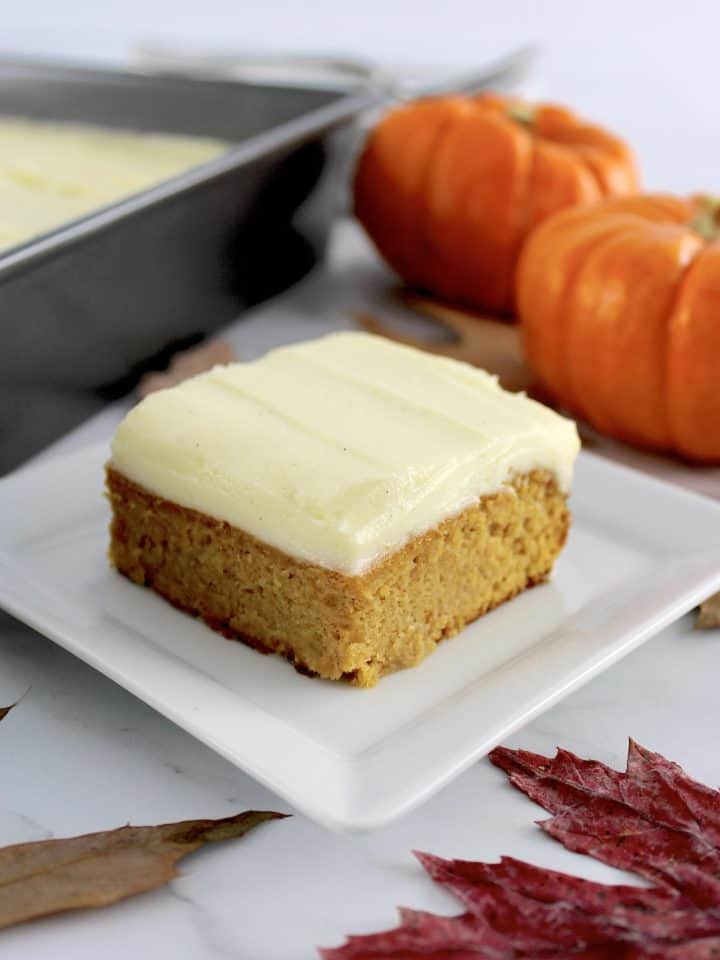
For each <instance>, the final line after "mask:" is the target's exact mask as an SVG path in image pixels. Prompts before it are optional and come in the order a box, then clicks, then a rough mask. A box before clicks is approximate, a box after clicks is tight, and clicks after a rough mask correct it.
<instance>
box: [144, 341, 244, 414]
mask: <svg viewBox="0 0 720 960" xmlns="http://www.w3.org/2000/svg"><path fill="white" fill-rule="evenodd" d="M235 359H237V358H236V356H235V351H234V350H233V347H232V344H231V343H229V342H228V341H227V340H223V339H221V338H215V339H212V340H203V342H202V343H199V344H198V345H197V346H196V347H190V348H189V349H188V350H181V351H180V352H179V353H176V354H174V355H173V357H172V359H171V360H170V364H169V366H168V368H167V370H165V371H162V372H154V373H146V374H145V376H143V377H142V378H141V380H140V383H139V384H138V388H137V390H138V396H139V397H140V399H143V398H144V397H147V396H149V394H151V393H155V392H156V391H158V390H166V389H167V388H168V387H174V386H176V385H177V384H178V383H182V382H183V380H188V379H189V378H190V377H194V376H197V374H198V373H205V371H206V370H212V368H213V367H215V366H217V365H218V364H224V363H232V362H233V360H235Z"/></svg>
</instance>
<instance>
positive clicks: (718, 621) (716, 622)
mask: <svg viewBox="0 0 720 960" xmlns="http://www.w3.org/2000/svg"><path fill="white" fill-rule="evenodd" d="M718 627H720V593H714V594H713V595H712V597H708V598H707V600H704V601H703V602H702V603H701V604H700V612H699V613H698V616H697V620H696V621H695V629H696V630H714V629H717V628H718Z"/></svg>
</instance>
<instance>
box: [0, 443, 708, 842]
mask: <svg viewBox="0 0 720 960" xmlns="http://www.w3.org/2000/svg"><path fill="white" fill-rule="evenodd" d="M107 455H108V450H107V447H105V446H103V447H93V448H90V449H86V450H82V451H80V452H78V453H76V454H73V455H72V456H70V457H67V458H63V459H56V460H50V461H47V462H44V463H41V464H39V465H37V466H35V467H31V468H28V469H26V470H23V471H21V472H20V473H17V474H15V475H12V476H10V477H7V478H5V479H4V480H2V481H0V603H2V604H3V605H4V606H5V607H6V608H7V609H8V610H10V611H11V612H12V613H14V614H15V615H16V616H17V617H19V618H20V619H22V620H24V621H25V622H26V623H28V624H30V625H31V626H32V627H34V628H35V629H36V630H39V631H40V632H41V633H44V634H46V635H47V636H48V637H51V638H52V639H53V640H55V641H57V643H59V644H61V645H62V646H63V647H65V648H66V649H67V650H69V651H70V652H72V653H74V654H76V655H77V656H78V657H81V658H82V659H83V660H85V661H87V663H89V664H91V665H92V666H94V667H96V668H97V669H98V670H100V671H101V672H102V673H105V674H106V675H107V676H109V677H111V678H112V679H113V680H115V681H117V682H118V683H120V684H122V685H123V686H124V687H126V688H127V689H128V690H130V691H132V692H133V693H134V694H135V695H136V696H138V697H141V698H142V699H143V700H145V701H146V702H147V703H149V704H150V705H151V706H153V707H154V708H155V709H156V710H159V711H160V712H161V713H163V714H165V716H167V717H169V718H170V719H171V720H173V721H174V722H175V723H177V724H179V725H180V726H182V727H184V728H185V729H186V730H188V731H189V732H190V733H192V734H193V735H194V736H196V737H198V738H199V739H200V740H203V741H204V742H205V743H207V744H208V745H209V746H211V747H212V748H213V749H214V750H217V751H218V752H219V753H221V754H222V755H223V756H225V757H227V758H228V759H229V760H231V761H232V762H233V763H236V764H237V765H238V766H239V767H242V768H243V769H244V770H246V771H247V772H248V773H250V774H252V775H253V776H254V777H256V778H257V779H258V780H260V781H262V782H263V783H265V784H266V785H267V786H269V787H270V788H271V789H272V790H274V791H276V792H277V793H278V794H280V795H281V796H282V797H284V798H286V799H287V800H288V801H289V802H290V803H292V804H293V805H294V806H295V807H296V808H298V809H299V810H301V811H303V812H304V813H306V814H308V816H310V817H313V818H314V819H316V820H318V821H320V822H321V823H324V824H326V825H328V826H330V827H336V828H345V829H364V828H371V827H376V826H379V825H381V824H384V823H387V822H388V821H389V820H391V819H392V818H394V817H397V816H399V815H400V814H402V813H404V812H405V811H407V810H409V809H410V808H412V807H413V806H415V805H416V804H418V803H420V802H421V801H422V800H424V799H425V798H427V797H428V796H429V795H430V794H431V793H433V792H434V791H435V790H438V789H439V788H440V787H441V786H442V785H443V784H445V783H447V782H448V781H449V780H450V779H451V778H452V777H454V776H456V775H457V774H458V773H460V772H461V771H462V770H463V769H465V768H466V767H467V766H468V765H469V764H471V763H472V762H473V761H474V760H477V759H478V758H479V757H481V756H483V755H484V754H485V753H487V751H488V750H490V749H491V748H492V747H493V746H494V745H495V744H497V743H498V742H499V741H500V740H502V739H503V738H504V737H507V736H508V735H509V734H510V733H511V732H512V731H514V730H515V729H517V728H518V727H519V726H520V725H521V724H524V723H526V722H527V721H528V720H530V719H531V718H532V717H534V716H536V715H537V714H538V713H540V712H541V711H542V710H545V709H547V708H548V707H549V706H551V705H552V704H553V703H555V702H556V701H557V700H558V699H560V698H561V697H563V696H565V695H566V694H568V693H570V691H572V690H574V689H576V688H577V687H578V686H580V685H581V684H582V683H585V681H587V680H589V679H590V678H591V677H592V676H594V675H595V674H597V673H599V672H600V671H601V670H604V669H605V668H606V667H609V666H610V665H611V664H612V663H614V662H615V661H616V660H618V659H619V658H620V657H622V656H624V655H625V654H626V653H628V652H629V651H631V650H632V649H633V648H635V647H636V646H638V644H640V643H641V642H642V641H643V640H646V639H647V638H648V637H650V636H651V635H652V634H653V633H656V632H657V631H658V630H660V629H661V628H662V627H664V626H665V625H666V624H668V623H670V622H671V621H672V620H674V619H676V618H677V617H679V616H681V615H682V614H683V613H685V612H686V611H687V610H689V609H690V608H691V607H693V606H694V605H695V604H696V603H698V602H699V601H700V600H702V599H704V598H705V597H706V596H707V595H709V594H710V593H712V592H714V591H715V590H717V589H720V549H718V546H719V545H720V505H718V504H715V503H713V502H711V501H710V500H705V499H703V498H701V497H698V496H695V495H692V494H688V493H685V492H684V491H681V490H679V489H677V488H675V487H671V486H668V485H666V484H664V483H661V482H659V481H657V480H652V479H650V478H648V477H646V476H644V475H643V474H640V473H636V472H635V471H632V470H629V469H627V468H623V467H618V466H615V465H612V464H610V463H608V462H607V461H604V460H601V459H598V458H597V457H594V456H592V455H591V454H587V453H583V454H581V456H580V459H579V461H578V468H577V475H576V482H575V493H574V494H573V498H572V508H573V513H574V524H573V528H572V532H571V535H570V539H569V542H568V545H567V547H566V549H565V551H564V553H563V554H562V557H561V558H560V560H559V562H558V564H557V567H556V571H555V574H554V577H553V579H552V582H551V583H549V584H547V585H545V586H542V587H538V588H537V589H535V590H531V591H528V592H527V593H525V594H522V595H521V596H519V597H517V598H516V599H515V600H513V601H512V602H511V603H508V604H506V605H505V606H503V607H501V608H499V609H498V610H496V611H494V612H493V613H490V614H488V615H487V616H485V617H482V618H481V619H480V620H478V621H477V622H476V623H474V624H472V625H471V626H469V627H467V628H466V629H465V630H464V631H463V632H462V633H461V634H459V635H458V636H457V637H454V638H453V639H452V640H450V641H448V642H447V643H444V644H441V645H440V647H439V648H438V650H437V652H436V653H434V654H433V655H432V656H431V657H429V658H428V659H427V660H426V661H425V662H424V663H422V664H421V665H420V666H419V667H416V668H414V669H412V670H406V671H403V672H401V673H397V674H394V675H392V676H389V677H386V678H385V679H383V680H382V681H381V682H380V684H379V685H378V686H377V687H375V688H374V689H372V690H359V689H356V688H354V687H350V686H347V685H344V684H337V683H328V682H324V681H320V680H312V679H308V678H306V677H302V676H300V675H299V674H297V673H295V671H294V670H293V669H292V667H290V666H289V664H287V663H286V662H285V661H283V660H280V659H279V658H277V657H264V656H261V655H260V654H258V653H256V652H255V651H253V650H250V649H248V648H247V647H245V646H243V645H242V644H240V643H233V642H230V641H227V640H225V639H223V638H222V637H221V636H219V635H217V634H215V633H213V632H212V631H211V630H210V629H208V628H207V627H205V626H204V625H203V624H201V623H198V622H197V621H195V620H193V619H191V618H190V617H188V616H185V615H184V614H182V613H179V612H177V611H176V610H174V609H173V608H172V607H170V606H169V605H168V604H166V603H165V602H164V601H163V600H161V599H159V598H158V597H156V596H155V595H154V594H152V593H151V592H150V591H149V590H144V589H142V588H140V587H136V586H133V585H132V584H130V583H129V582H128V581H127V580H125V579H123V578H122V577H120V576H119V575H118V574H116V573H114V572H113V571H111V570H110V569H109V568H108V565H107V561H106V556H105V555H106V549H107V524H108V516H109V511H108V508H107V505H106V503H105V500H104V498H103V497H102V495H101V491H102V484H103V464H104V462H105V460H106V458H107Z"/></svg>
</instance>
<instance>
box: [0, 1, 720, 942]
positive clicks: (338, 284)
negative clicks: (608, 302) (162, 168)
mask: <svg viewBox="0 0 720 960" xmlns="http://www.w3.org/2000/svg"><path fill="white" fill-rule="evenodd" d="M719 15H720V8H719V7H718V5H717V4H716V3H714V2H712V0H707V2H688V3H684V4H676V3H670V2H667V0H664V2H660V0H638V2H637V3H634V4H628V3H627V2H620V0H612V2H608V3H607V4H592V5H591V4H582V3H577V2H576V0H555V2H553V3H548V4H541V3H535V2H533V0H506V2H505V3H502V4H498V3H493V4H490V3H482V2H481V3H477V2H473V3H470V2H469V0H448V2H446V3H443V4H441V5H438V4H436V3H417V2H413V3H412V4H411V3H409V0H407V2H406V0H403V2H401V3H398V4H395V5H393V4H386V3H383V4H381V3H380V2H379V0H367V2H366V3H363V4H362V5H361V6H360V7H353V8H352V9H349V8H348V7H347V6H346V5H342V4H341V5H338V4H336V3H333V4H331V3H330V2H329V0H322V2H319V0H315V2H311V3H309V4H305V3H303V4H297V3H294V2H291V0H285V2H277V0H276V2H275V3H269V4H263V5H262V10H260V9H259V5H257V4H250V3H245V4H243V3H242V2H241V3H230V2H229V0H208V2H206V3H203V4H202V5H195V6H193V7H192V8H189V7H183V6H182V5H178V4H177V2H176V0H172V2H171V0H160V2H157V3H152V4H147V3H141V2H140V0H127V2H126V3H123V4H122V5H116V4H98V3H95V2H91V0H68V2H67V3H64V4H61V5H58V4H56V3H54V2H50V0H32V2H29V3H25V4H16V5H12V7H11V8H10V9H8V10H3V13H2V18H1V19H2V27H3V32H2V38H1V44H2V46H3V47H4V48H5V49H7V50H12V51H15V52H42V53H45V54H53V55H60V54H65V55H69V56H75V57H81V58H85V57H88V56H91V57H93V58H95V59H108V58H109V59H122V58H124V57H125V56H126V54H127V52H128V50H129V49H131V48H132V47H133V46H134V45H135V44H137V42H139V41H140V40H145V39H148V38H150V39H166V40H171V41H174V42H181V43H190V44H192V43H200V44H203V45H206V44H210V45H213V44H214V45H218V44H221V45H224V46H225V47H227V46H229V45H231V46H241V47H243V48H248V47H252V46H257V45H260V46H263V47H265V48H275V49H278V48H283V47H284V48H287V47H288V46H292V47H295V48H302V49H335V50H348V49H350V50H353V49H354V50H357V51H359V52H361V53H362V52H365V53H366V54H369V55H372V56H380V57H382V58H385V59H393V58H402V59H405V60H406V61H408V60H414V61H428V62H429V61H435V62H438V63H444V64H451V65H457V66H467V65H472V64H473V63H474V62H477V60H478V59H481V58H484V57H485V56H490V55H492V54H493V53H494V52H496V51H497V50H498V48H508V47H510V46H513V45H515V44H516V43H519V42H522V41H525V40H539V41H540V42H541V43H542V44H543V46H544V49H545V58H544V63H543V67H542V73H541V76H540V81H541V83H540V87H541V88H542V89H544V91H545V92H547V93H548V94H550V95H552V96H555V97H563V98H566V97H568V98H571V99H572V100H573V101H574V102H575V103H577V104H578V105H579V106H580V107H582V108H584V109H586V110H587V111H589V112H592V113H593V114H594V115H596V116H598V117H599V118H601V119H605V120H607V121H608V122H612V123H614V124H616V125H617V126H618V128H619V129H622V130H623V131H625V132H626V133H627V134H628V135H629V136H630V137H631V138H632V139H633V142H634V143H636V145H637V147H638V151H639V153H640V158H641V161H642V164H643V168H644V170H645V171H646V182H647V183H649V184H650V185H651V186H653V187H669V188H673V189H678V190H691V189H696V188H698V187H703V186H704V187H712V186H713V185H714V184H713V183H712V178H713V177H716V175H717V172H716V171H717V156H718V153H720V133H719V132H718V128H717V125H716V124H715V123H714V122H712V121H713V117H714V114H713V110H711V109H710V106H709V99H708V98H709V95H708V91H712V90H716V89H717V88H718V81H719V80H720V59H718V58H717V56H716V52H717V51H716V47H717V23H718V16H719ZM570 91H571V92H572V96H571V93H570ZM710 103H712V99H710ZM713 109H714V108H713ZM715 186H716V185H715ZM360 269H361V273H362V268H360ZM355 279H357V278H355ZM360 279H361V280H362V279H363V278H362V277H360ZM365 280H369V281H370V282H371V283H373V282H375V281H374V280H373V278H372V276H370V275H368V276H367V277H365ZM347 281H348V274H347V270H340V271H339V272H336V274H335V277H334V280H333V282H332V284H331V285H330V287H329V288H328V290H327V299H326V300H325V301H324V303H325V305H326V306H325V309H324V310H321V311H318V310H317V308H316V306H315V302H316V301H315V296H316V294H314V293H313V284H314V283H317V280H311V281H310V282H309V283H308V284H306V285H305V287H303V288H302V289H301V290H300V291H299V292H298V293H297V295H296V296H295V298H294V302H295V304H296V307H297V310H298V311H299V312H298V314H297V316H296V317H295V318H294V319H293V321H292V325H291V326H290V325H289V324H288V321H287V317H286V315H285V312H284V310H283V308H282V307H281V306H278V305H270V306H269V307H268V308H265V310H264V311H263V313H262V314H261V315H259V316H257V317H256V318H255V319H254V320H253V321H250V322H249V323H244V324H242V325H241V326H240V327H239V328H238V329H237V331H236V332H235V334H234V339H235V341H236V343H237V345H238V348H239V349H240V351H241V352H242V353H243V355H245V356H251V355H255V354H257V353H260V352H262V351H263V350H264V349H266V348H267V347H268V346H271V345H273V344H274V343H276V342H280V341H283V340H285V339H288V337H289V336H291V335H292V336H296V337H297V338H301V337H306V336H311V335H314V334H316V333H320V332H323V331H324V330H325V329H328V327H329V326H332V325H335V324H337V322H338V319H339V316H340V314H339V311H340V310H342V309H344V308H345V307H346V306H347V297H346V295H345V293H344V290H345V286H344V285H345V284H346V283H347ZM353 282H354V281H353ZM118 415H119V410H118V409H117V408H116V409H113V410H111V411H109V412H108V413H107V414H106V415H104V416H102V417H100V418H97V419H96V420H95V421H94V422H92V423H91V424H89V425H88V426H87V427H84V428H82V429H81V430H80V431H78V432H77V433H76V434H75V435H74V436H73V437H71V438H68V439H67V440H66V441H63V442H62V444H61V445H59V446H56V448H55V449H54V450H52V451H50V452H49V453H48V454H47V455H54V454H55V453H58V452H61V450H62V449H67V448H69V447H71V446H78V445H81V444H83V443H87V442H91V441H93V440H95V439H97V438H98V437H101V436H104V435H106V434H107V433H108V432H109V431H110V429H111V428H112V425H113V424H114V423H115V422H116V420H117V417H118ZM0 616H1V615H0ZM691 627H692V622H691V618H690V617H686V618H684V619H683V620H682V621H680V622H679V623H677V624H676V625H675V626H673V627H672V628H670V629H668V630H666V631H665V632H664V633H663V634H661V635H659V636H657V637H656V638H655V639H653V640H651V641H649V642H648V643H647V644H646V645H645V646H644V647H642V648H641V649H639V650H638V651H637V652H635V653H634V654H632V655H631V656H630V657H628V658H627V659H626V660H624V661H623V662H621V663H619V664H618V665H616V666H614V667H613V668H612V669H611V670H609V671H608V672H607V673H605V674H604V675H603V676H601V677H599V678H598V679H596V680H594V681H593V682H592V683H590V684H589V685H588V686H587V687H585V688H584V689H582V690H581V691H579V692H578V693H576V694H574V695H573V696H572V697H570V698H569V699H568V700H566V701H565V702H564V703H562V704H560V705H559V706H556V707H555V708H554V709H552V710H551V711H550V712H548V713H547V714H545V715H544V716H543V717H542V718H540V719H539V720H537V721H535V722H534V723H532V724H531V725H530V726H529V727H528V728H526V729H525V730H523V731H522V732H521V733H519V734H518V735H517V736H516V737H515V738H514V739H513V742H514V743H515V744H518V745H523V746H525V747H528V748H530V749H536V750H541V751H551V750H552V749H553V748H554V746H555V745H556V744H562V745H563V746H565V747H568V748H570V749H573V750H577V751H578V752H581V753H583V754H585V755H592V756H595V757H597V758H599V759H602V760H606V761H608V762H610V763H614V764H620V763H621V762H622V759H623V754H624V751H625V746H626V739H627V736H628V735H632V736H634V737H635V738H637V739H638V740H640V741H641V742H643V743H645V744H647V745H648V746H649V747H651V748H653V749H656V750H660V751H662V752H664V753H665V754H667V755H668V756H670V757H673V758H674V759H677V760H679V761H681V762H682V763H683V764H684V765H685V766H686V768H687V769H688V770H689V772H690V773H692V774H693V775H695V776H697V777H699V778H701V779H703V780H704V781H706V782H708V783H718V782H720V758H718V754H717V742H716V741H717V738H716V731H717V729H718V724H719V723H720V701H719V700H718V697H717V676H718V671H719V668H720V633H717V632H705V633H696V632H693V631H692V629H691ZM28 688H29V691H28V693H27V694H26V696H25V698H24V699H23V701H22V703H21V704H20V706H18V708H17V709H16V710H15V711H13V712H12V713H11V714H10V715H9V716H8V717H7V718H6V720H4V721H3V722H2V724H0V753H1V754H2V761H3V770H4V775H3V778H2V793H1V795H0V843H12V842H18V841H24V840H32V839H41V838H43V837H48V836H63V835H69V834H76V833H81V832H86V831H90V830H96V829H102V828H107V827H112V826H117V825H120V824H122V823H125V822H128V821H131V822H134V823H152V822H158V821H164V820H171V819H176V818H186V817H206V816H222V815H226V814H228V813H230V812H232V811H237V810H241V809H244V808H246V807H250V806H253V807H266V808H278V809H285V806H284V805H283V804H282V803H280V801H278V800H277V799H276V798H274V797H273V796H272V795H270V794H268V793H267V791H265V790H264V789H262V788H261V787H259V786H257V785H256V784H255V783H253V782H252V781H251V780H250V779H248V778H247V777H246V776H244V775H243V774H242V773H241V772H239V771H238V770H237V769H235V768H233V767H232V766H230V765H229V764H228V763H226V762H225V761H223V760H222V759H221V758H219V757H218V756H216V755H215V754H214V753H213V752H212V751H211V750H209V749H208V748H206V747H204V746H202V745H200V744H199V743H197V742H196V741H194V740H193V739H192V738H191V737H190V736H188V735H187V734H185V733H183V732H182V731H180V730H179V729H178V728H176V727H174V726H173V725H172V724H171V723H169V722H168V721H166V720H164V719H163V718H161V717H160V716H159V715H157V714H156V713H154V712H153V711H152V710H151V709H150V708H148V707H146V706H145V705H144V704H142V703H140V702H139V701H138V700H136V699H134V698H133V697H132V696H131V695H130V694H128V693H126V692H125V691H123V690H122V689H120V688H119V687H117V686H116V685H114V684H113V683H112V682H111V681H109V680H107V679H105V678H103V677H102V676H100V675H98V674H96V673H95V672H94V671H92V670H91V669H90V668H89V667H87V666H85V665H83V664H82V663H80V662H78V661H76V660H74V659H73V658H72V657H71V656H69V655H68V654H66V653H64V652H63V651H62V650H60V649H59V648H57V647H55V646H54V645H53V644H52V643H51V642H50V641H48V640H45V639H44V638H42V637H39V636H37V635H35V634H32V633H31V632H29V631H27V630H25V629H24V628H21V627H20V626H19V625H15V624H14V623H13V622H12V621H10V620H9V619H8V618H3V619H2V620H1V621H0V703H3V702H8V701H10V700H12V699H14V698H15V697H16V696H17V695H18V694H20V693H22V692H23V691H25V690H28ZM418 748H419V749H421V747H420V746H419V747H418ZM538 815H539V811H538V809H537V808H536V807H534V806H533V805H532V804H531V803H530V802H529V801H528V800H526V799H525V798H523V797H521V796H520V795H519V794H517V793H515V792H514V791H512V790H511V789H510V788H509V787H507V786H506V784H505V783H504V780H503V777H502V775H501V774H500V773H499V772H498V771H496V770H495V769H494V768H493V767H491V766H490V764H489V763H487V762H483V763H480V764H478V765H477V766H475V767H474V768H472V769H471V770H470V771H468V772H467V773H466V774H464V775H463V776H462V777H460V778H459V779H458V780H456V781H455V782H454V783H453V784H452V785H450V786H449V787H448V788H446V789H445V790H444V791H443V792H442V793H441V794H439V795H438V796H436V797H435V798H434V799H432V800H431V801H430V802H429V803H427V804H426V805H425V806H424V807H422V808H421V809H419V810H418V811H416V812H415V813H413V814H411V815H410V816H408V817H407V818H405V819H404V820H402V821H400V822H399V823H397V824H395V825H393V826H391V827H388V828H386V829H383V830H381V831H379V832H376V833H372V834H369V835H362V836H340V835H333V834H330V833H327V832H325V831H324V830H322V829H321V828H319V827H316V826H315V825H313V824H312V823H310V822H309V821H307V820H305V819H304V818H302V817H299V816H296V817H293V818H292V819H290V820H286V821H283V822H280V823H275V824H270V825H269V826H267V827H265V828H262V829H261V830H258V831H257V832H256V833H254V834H252V835H250V836H249V837H248V838H247V839H246V840H244V841H241V842H238V843H234V844H226V845H224V846H222V847H217V848H214V849H212V850H210V851H207V852H202V853H200V854H197V855H195V856H194V857H192V858H190V859H188V860H186V861H185V862H184V864H183V865H182V868H181V869H182V876H181V877H180V878H179V879H178V880H176V881H174V882H173V883H172V884H171V885H170V886H169V887H167V888H165V889H163V890H160V891H157V892H154V893H151V894H147V895H144V896H142V897H139V898H136V899H134V900H132V901H127V902H125V903H123V904H119V905H117V906H115V907H113V908H110V909H106V910H103V911H96V912H93V913H85V914H82V915H75V916H64V917H58V918H52V919H48V920H44V921H41V922H37V923H34V924H32V925H27V926H25V927H20V928H16V929H13V930H9V931H5V932H3V933H2V934H0V955H2V957H3V960H36V958H37V960H56V958H60V960H63V958H66V957H68V958H73V960H84V958H93V960H95V958H97V957H103V958H107V960H126V958H127V957H128V956H136V957H139V958H144V957H153V958H157V960H164V958H168V960H170V958H172V960H185V958H187V960H216V958H217V960H220V958H238V960H261V958H262V960H281V958H282V960H310V958H312V957H315V956H316V953H315V950H314V947H315V945H317V944H323V945H334V944H336V943H338V942H340V941H341V940H342V938H343V936H344V935H345V934H346V933H350V932H363V931H371V930H376V929H380V928H384V927H387V926H390V925H392V924H393V922H394V918H395V914H394V906H395V905H398V904H406V905H411V906H413V907H417V908H427V909H434V910H438V911H443V912H453V911H454V910H455V909H456V905H455V904H454V901H453V900H452V898H451V897H450V896H448V895H446V894H444V893H443V892H441V891H440V890H438V889H436V888H434V886H433V885H432V883H431V882H430V881H429V880H427V879H426V878H425V877H424V875H423V873H422V871H421V870H420V869H419V867H418V866H417V865H416V864H415V862H414V860H413V858H412V855H411V852H410V851H411V850H413V849H424V850H430V851H433V852H435V853H438V854H442V855H446V856H450V855H460V856H464V857H476V858H482V859H492V858H495V857H497V856H498V855H500V854H503V853H505V854H513V855H515V856H519V857H525V858H529V859H532V860H534V861H536V862H539V863H544V864H547V865H550V866H553V867H557V868H561V869H563V868H565V869H570V870H574V871H576V872H578V873H582V874H584V875H587V876H594V877H596V878H601V879H610V878H614V877H617V876H618V875H617V874H616V873H615V872H614V871H612V870H610V869H609V868H605V867H602V866H600V865H597V864H594V863H593V862H591V861H589V860H587V859H585V858H582V857H578V856H575V855H572V854H569V853H566V852H565V851H563V850H562V849H560V848H559V847H558V846H557V845H556V844H554V842H553V841H552V840H550V839H549V838H547V837H545V836H544V835H542V834H541V832H540V831H539V830H538V829H537V828H536V827H534V826H533V820H534V819H536V818H537V817H538Z"/></svg>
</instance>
